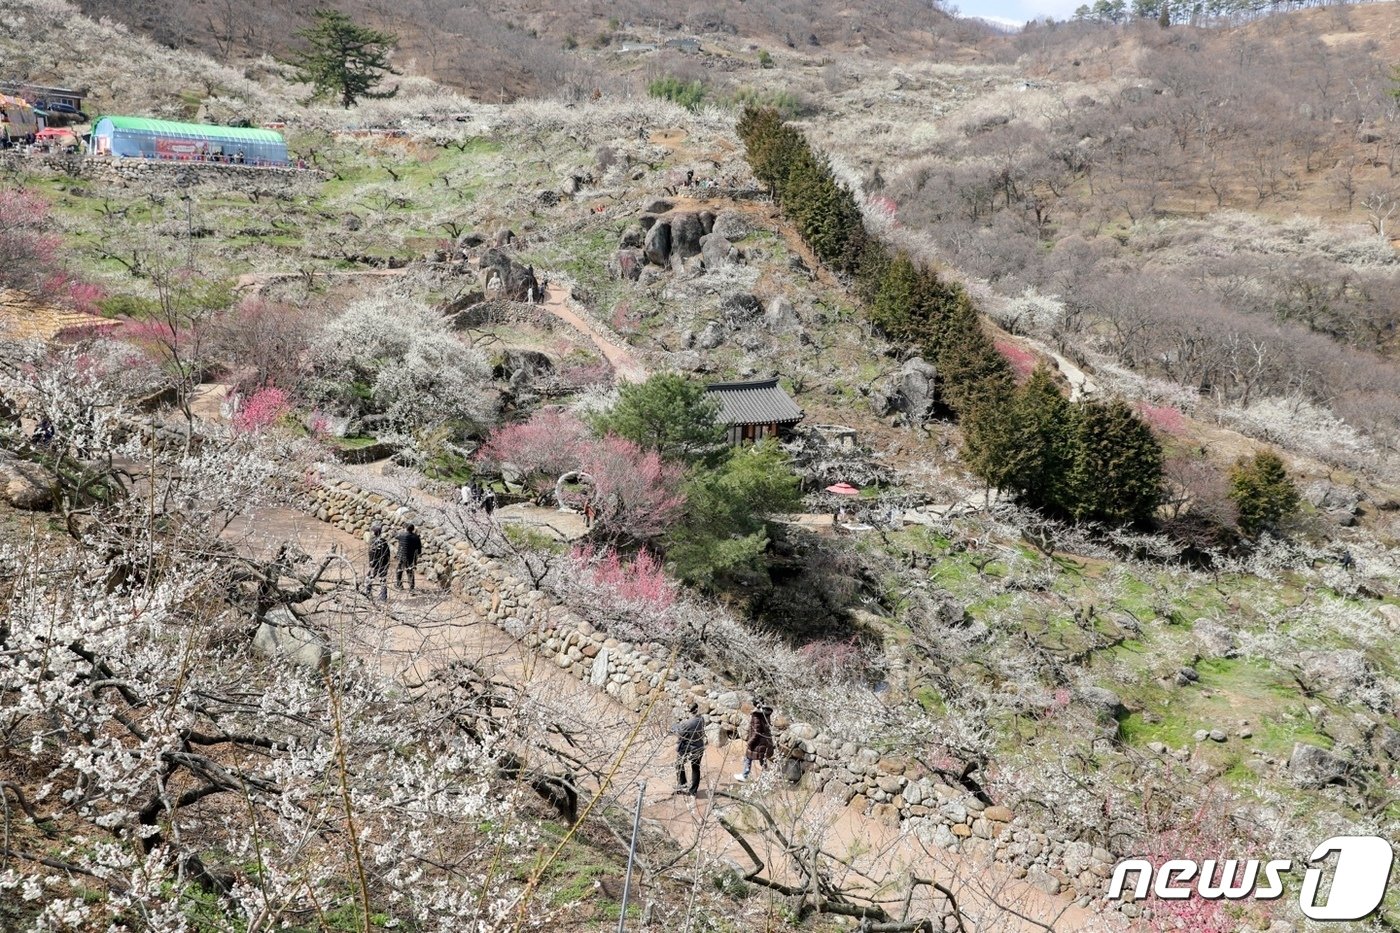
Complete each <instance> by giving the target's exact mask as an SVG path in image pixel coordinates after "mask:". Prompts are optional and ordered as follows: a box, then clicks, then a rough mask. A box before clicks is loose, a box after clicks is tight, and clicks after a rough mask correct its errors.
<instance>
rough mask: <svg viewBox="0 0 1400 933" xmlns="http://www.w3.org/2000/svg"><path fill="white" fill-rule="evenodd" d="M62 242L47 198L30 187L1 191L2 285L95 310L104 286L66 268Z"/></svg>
mask: <svg viewBox="0 0 1400 933" xmlns="http://www.w3.org/2000/svg"><path fill="white" fill-rule="evenodd" d="M59 244H60V240H59V238H58V236H57V235H55V234H54V233H53V231H52V229H51V224H50V219H49V205H48V202H47V201H45V200H44V199H43V198H41V197H39V196H38V195H37V194H31V193H29V192H28V191H14V190H12V191H0V288H14V289H18V290H20V291H24V292H28V293H29V294H31V295H43V296H45V297H46V298H48V299H49V300H51V301H56V302H58V303H60V304H63V305H66V306H67V307H70V308H73V309H75V310H78V311H84V312H87V313H89V314H93V313H96V311H97V302H98V300H99V299H101V298H102V289H100V288H98V287H97V286H96V285H92V284H90V283H87V282H83V281H81V280H80V279H77V278H74V277H73V276H72V275H70V274H69V273H68V272H66V271H65V270H64V268H63V261H62V257H61V256H60V254H59Z"/></svg>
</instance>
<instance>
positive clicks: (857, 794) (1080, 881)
mask: <svg viewBox="0 0 1400 933" xmlns="http://www.w3.org/2000/svg"><path fill="white" fill-rule="evenodd" d="M308 496H309V498H310V507H311V508H312V509H314V511H315V513H316V516H317V518H319V519H320V520H322V521H324V522H327V523H329V524H331V525H333V526H335V527H336V528H339V529H341V530H342V531H345V532H348V533H350V534H352V535H356V536H359V537H363V538H366V540H367V539H368V534H369V530H370V527H371V526H372V525H374V524H376V523H379V524H381V525H383V526H384V530H385V533H386V534H388V535H391V536H392V535H393V534H394V533H396V531H397V530H398V529H399V528H400V527H401V526H403V525H404V524H406V523H407V522H409V521H413V520H414V515H413V513H412V512H411V511H410V510H408V509H406V508H404V507H402V506H401V505H400V504H399V503H397V502H394V501H392V500H390V499H388V498H386V497H385V496H383V495H381V494H379V493H375V492H366V491H364V490H362V489H360V488H358V487H356V486H355V485H354V484H352V483H350V482H349V481H347V480H332V479H325V480H323V481H321V482H320V483H319V484H317V485H314V486H313V487H312V488H311V489H310V491H309V493H308ZM417 524H418V525H419V527H418V531H419V533H420V536H421V537H422V539H423V554H422V556H421V557H420V558H419V569H420V573H423V574H424V575H425V576H426V577H428V578H429V579H435V580H437V581H438V582H440V583H441V584H442V585H444V586H446V587H449V588H450V589H451V590H452V591H453V592H454V593H456V594H458V595H459V596H460V597H461V598H462V600H463V601H464V602H465V603H467V605H469V606H470V607H472V608H473V609H474V610H475V611H476V612H477V614H479V615H480V617H482V618H484V619H486V620H488V621H489V622H491V623H492V624H494V625H497V626H499V627H500V628H502V629H503V630H505V631H506V632H508V633H510V634H511V635H513V636H516V637H519V638H520V639H521V640H522V641H523V642H524V644H526V645H528V646H529V647H530V648H532V649H534V650H535V651H536V652H538V653H539V654H540V655H541V656H542V657H543V658H544V659H545V660H547V661H548V662H549V663H552V664H554V665H555V666H557V667H559V668H560V669H562V670H565V671H568V672H569V673H571V674H572V675H573V676H575V677H576V678H578V679H579V680H581V681H586V682H588V683H591V684H592V685H593V686H595V687H597V688H599V689H601V690H605V691H607V693H608V694H609V695H610V696H612V697H614V698H616V699H617V701H618V702H620V703H621V704H623V705H624V706H626V707H627V708H628V709H631V710H633V711H638V712H640V711H642V710H644V709H646V708H647V707H649V706H651V705H652V704H654V703H660V704H662V705H663V708H665V707H667V706H670V707H673V708H675V709H676V710H679V709H681V708H683V707H684V706H685V705H686V704H688V703H689V702H691V701H693V702H695V703H696V704H697V705H698V706H699V707H700V709H701V711H702V712H704V713H705V715H706V718H707V720H708V722H709V724H710V730H711V741H723V740H726V739H730V738H736V737H738V738H741V737H742V735H743V731H744V729H745V728H746V726H747V721H748V714H747V713H746V712H745V711H744V710H743V709H742V708H741V705H742V703H743V700H744V698H743V696H742V694H741V693H740V692H739V691H738V690H736V689H735V688H734V687H733V686H731V685H729V684H725V683H722V682H720V681H719V679H718V678H716V677H714V676H713V675H710V674H707V673H705V672H703V671H700V670H699V669H697V668H696V667H695V665H692V664H689V663H686V664H684V665H680V664H676V663H674V662H673V661H672V660H671V659H669V658H666V657H661V656H656V655H652V654H650V653H648V652H647V651H645V650H643V649H642V648H640V647H638V646H636V645H633V644H629V643H628V642H625V641H621V640H619V639H617V638H614V637H612V636H610V635H608V634H607V633H606V632H603V631H599V630H598V629H596V628H595V627H594V626H593V625H592V624H590V623H589V622H588V621H586V620H584V619H582V618H580V617H579V616H578V615H577V614H575V613H574V612H573V611H571V610H570V609H568V608H567V607H565V606H562V605H559V604H558V603H556V602H554V601H553V600H552V599H551V598H550V597H548V596H547V595H546V594H545V593H543V592H540V591H538V590H535V589H532V588H531V587H530V586H529V584H528V583H526V582H525V581H522V580H520V579H517V578H516V577H514V576H512V575H511V574H510V573H509V572H508V571H507V570H506V568H505V567H504V566H503V565H502V564H501V563H500V562H499V561H497V560H494V559H492V558H490V557H489V556H487V555H486V554H483V553H482V552H481V551H479V550H477V549H476V548H474V547H473V546H472V545H471V544H470V543H469V542H467V541H465V540H462V539H461V538H459V537H456V536H454V535H451V534H449V533H447V532H445V531H443V530H442V529H438V528H430V527H423V524H422V523H421V522H420V523H417ZM774 726H775V728H774V738H775V739H776V741H777V746H778V760H777V762H776V763H775V764H776V766H777V767H780V768H782V769H783V771H784V773H785V774H787V775H788V776H789V777H790V778H799V779H800V780H801V781H803V782H804V783H805V784H807V785H808V786H810V787H812V788H813V789H816V790H820V791H822V792H824V793H826V794H828V795H831V796H835V797H837V798H838V799H842V800H845V801H846V802H847V803H849V804H851V805H852V806H855V807H857V808H858V809H860V810H861V811H864V812H867V813H870V814H871V815H872V816H874V817H875V818H877V819H880V820H884V821H886V822H889V823H891V824H900V825H902V826H903V828H904V829H906V830H908V831H912V832H917V833H919V834H920V836H921V837H922V838H924V840H925V841H926V842H927V843H929V844H932V845H937V846H940V847H942V848H945V849H948V850H951V851H956V852H961V853H964V854H967V855H969V856H971V857H973V858H984V859H992V860H995V861H997V862H1001V863H1003V864H1005V865H1007V866H1009V867H1010V869H1011V871H1012V873H1013V874H1014V875H1015V876H1016V877H1018V878H1025V879H1026V880H1027V881H1029V882H1030V883H1032V884H1034V885H1036V886H1037V887H1039V888H1040V889H1042V890H1044V891H1046V892H1047V893H1050V894H1059V893H1062V892H1068V893H1070V894H1071V895H1073V896H1075V897H1076V898H1077V899H1078V900H1079V901H1080V902H1081V904H1084V905H1087V904H1088V903H1089V902H1090V901H1091V900H1092V899H1093V898H1094V897H1095V896H1097V895H1100V894H1101V893H1102V891H1103V889H1104V882H1105V879H1107V878H1108V877H1109V876H1110V874H1111V872H1112V867H1113V863H1114V858H1113V856H1112V854H1111V853H1109V852H1108V851H1107V850H1105V849H1102V848H1098V847H1095V846H1091V845H1089V844H1087V843H1083V842H1076V841H1070V840H1065V839H1059V838H1055V837H1053V836H1050V835H1048V834H1046V833H1045V832H1043V831H1040V830H1038V829H1037V828H1036V827H1035V826H1033V825H1032V823H1031V821H1030V820H1029V819H1027V818H1026V817H1025V816H1024V815H1018V814H1015V813H1013V812H1012V811H1011V810H1010V809H1008V808H1006V807H1003V806H989V805H988V804H986V803H985V802H984V801H982V800H979V799H978V798H977V797H976V796H975V795H974V794H972V793H971V792H970V791H969V790H968V789H966V788H963V787H958V786H952V785H950V784H948V783H947V782H945V781H944V780H942V778H941V777H939V776H937V775H935V774H933V773H932V772H930V771H929V770H928V769H927V768H925V767H923V766H922V765H920V764H918V763H916V762H910V761H906V760H903V759H900V758H895V757H891V756H886V755H883V754H881V753H880V752H879V751H877V750H875V749H871V748H862V747H860V746H859V745H857V744H855V743H854V742H848V741H845V740H843V739H838V738H834V737H831V736H829V735H826V734H825V733H823V732H822V730H821V729H819V728H818V727H817V726H814V725H812V724H810V723H804V722H788V721H786V720H783V719H778V720H777V721H776V722H775V724H774ZM1129 909H1130V910H1131V909H1132V907H1131V905H1129Z"/></svg>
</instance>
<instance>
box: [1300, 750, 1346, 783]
mask: <svg viewBox="0 0 1400 933" xmlns="http://www.w3.org/2000/svg"><path fill="white" fill-rule="evenodd" d="M1348 770H1349V766H1348V765H1347V762H1346V760H1345V759H1343V758H1339V757H1337V756H1336V755H1334V754H1332V753H1331V752H1329V751H1328V750H1327V749H1325V748H1319V747H1317V746H1316V745H1304V744H1303V743H1301V742H1299V743H1297V744H1295V745H1294V746H1293V754H1291V755H1289V756H1288V773H1289V774H1290V775H1291V776H1292V778H1293V781H1294V783H1296V784H1297V785H1298V786H1299V787H1310V788H1318V787H1326V786H1327V785H1329V784H1342V783H1345V782H1346V779H1347V771H1348Z"/></svg>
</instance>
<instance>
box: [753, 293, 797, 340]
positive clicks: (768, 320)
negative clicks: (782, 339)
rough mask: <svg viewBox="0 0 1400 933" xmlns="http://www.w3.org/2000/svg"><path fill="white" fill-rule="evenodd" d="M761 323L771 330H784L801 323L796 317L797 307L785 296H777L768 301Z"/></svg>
mask: <svg viewBox="0 0 1400 933" xmlns="http://www.w3.org/2000/svg"><path fill="white" fill-rule="evenodd" d="M763 323H764V324H766V325H767V326H768V329H769V330H771V331H775V332H777V331H784V330H787V329H788V328H791V327H796V326H797V325H798V324H800V323H802V322H801V321H800V320H799V319H798V317H797V309H796V308H794V307H793V306H792V302H791V301H788V300H787V299H786V298H782V297H778V298H774V299H773V300H772V301H770V302H768V310H767V311H765V312H764V314H763Z"/></svg>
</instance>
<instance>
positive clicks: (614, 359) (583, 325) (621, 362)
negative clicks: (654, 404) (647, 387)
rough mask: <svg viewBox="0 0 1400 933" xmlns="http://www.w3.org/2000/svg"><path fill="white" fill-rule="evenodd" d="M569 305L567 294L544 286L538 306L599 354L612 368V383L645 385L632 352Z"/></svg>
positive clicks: (639, 365) (553, 285) (554, 287)
mask: <svg viewBox="0 0 1400 933" xmlns="http://www.w3.org/2000/svg"><path fill="white" fill-rule="evenodd" d="M573 305H574V300H573V299H572V298H571V297H569V292H568V290H567V289H565V288H564V287H563V286H561V285H556V284H554V283H552V282H551V283H550V284H548V285H546V286H545V290H544V301H543V302H541V303H540V305H539V306H540V307H541V308H543V309H545V310H546V311H548V312H549V313H550V314H552V315H554V316H555V317H556V318H558V319H559V320H561V321H563V322H564V323H565V324H568V325H569V326H570V327H573V328H574V329H575V330H577V331H579V332H580V333H581V334H583V335H584V336H586V337H587V338H588V339H589V340H591V341H593V345H594V346H596V347H597V348H598V352H599V353H601V354H603V358H604V359H606V360H607V361H608V364H609V365H611V366H612V368H613V375H614V377H615V379H616V381H618V382H643V381H645V380H646V378H647V371H646V369H645V368H643V366H642V364H641V363H639V362H637V358H636V357H635V356H633V354H632V351H631V350H629V349H627V348H626V347H624V346H621V345H619V344H618V343H616V342H614V341H613V340H612V339H611V338H610V337H607V336H605V335H604V334H603V332H602V331H601V330H600V329H599V328H598V326H597V325H596V324H594V323H593V322H592V321H590V320H589V319H588V318H587V317H585V316H584V315H582V314H579V313H578V312H577V311H575V310H574V309H573V307H572V306H573Z"/></svg>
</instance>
